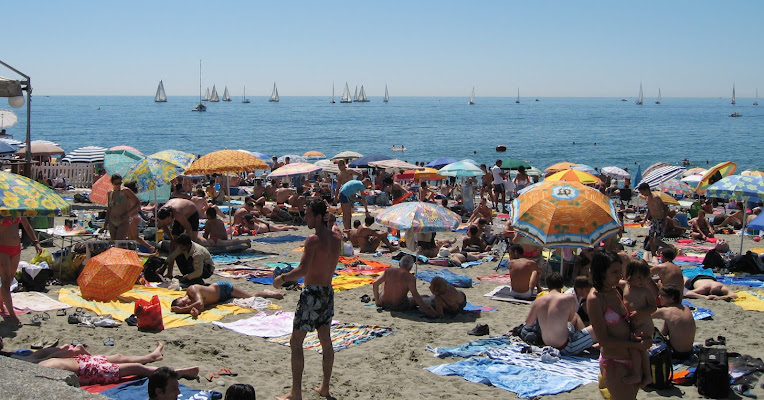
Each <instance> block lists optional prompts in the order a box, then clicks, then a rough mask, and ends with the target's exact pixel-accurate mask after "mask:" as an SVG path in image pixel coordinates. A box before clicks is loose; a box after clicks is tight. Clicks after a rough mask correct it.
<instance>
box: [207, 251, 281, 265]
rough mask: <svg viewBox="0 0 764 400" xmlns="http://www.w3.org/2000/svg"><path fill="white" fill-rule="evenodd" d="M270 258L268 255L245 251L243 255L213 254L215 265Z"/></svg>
mask: <svg viewBox="0 0 764 400" xmlns="http://www.w3.org/2000/svg"><path fill="white" fill-rule="evenodd" d="M264 257H268V255H267V254H259V253H250V252H246V251H243V252H241V253H221V254H212V261H214V262H215V263H223V264H224V263H233V262H236V261H239V260H252V259H255V258H264Z"/></svg>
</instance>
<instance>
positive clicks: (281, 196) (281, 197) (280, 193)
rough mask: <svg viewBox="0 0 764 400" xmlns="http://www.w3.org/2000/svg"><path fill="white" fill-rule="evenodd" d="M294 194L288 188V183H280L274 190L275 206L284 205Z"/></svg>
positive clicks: (292, 190)
mask: <svg viewBox="0 0 764 400" xmlns="http://www.w3.org/2000/svg"><path fill="white" fill-rule="evenodd" d="M294 193H295V192H294V189H292V188H290V187H289V183H282V184H281V187H280V188H278V189H276V204H279V205H280V204H284V203H286V202H287V201H289V198H290V197H292V195H293V194H294Z"/></svg>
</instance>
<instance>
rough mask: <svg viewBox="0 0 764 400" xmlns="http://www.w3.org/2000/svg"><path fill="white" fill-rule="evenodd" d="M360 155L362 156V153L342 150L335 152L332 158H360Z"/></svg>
mask: <svg viewBox="0 0 764 400" xmlns="http://www.w3.org/2000/svg"><path fill="white" fill-rule="evenodd" d="M361 157H363V154H361V153H356V152H355V151H343V152H340V153H337V154H335V155H334V157H332V160H340V159H345V160H349V159H351V158H361Z"/></svg>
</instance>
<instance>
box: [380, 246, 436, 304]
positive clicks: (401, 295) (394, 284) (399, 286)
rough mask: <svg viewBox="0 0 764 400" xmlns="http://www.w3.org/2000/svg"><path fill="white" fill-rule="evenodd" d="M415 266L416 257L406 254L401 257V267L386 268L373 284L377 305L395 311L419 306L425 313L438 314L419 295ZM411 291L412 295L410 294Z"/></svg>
mask: <svg viewBox="0 0 764 400" xmlns="http://www.w3.org/2000/svg"><path fill="white" fill-rule="evenodd" d="M413 266H414V257H412V256H410V255H405V256H403V258H401V260H400V263H399V267H398V268H396V267H392V268H388V269H386V270H385V271H384V272H382V275H380V276H379V277H378V278H377V279H376V280H375V281H374V283H373V284H372V290H373V292H374V303H375V304H376V305H377V307H383V308H385V309H387V310H393V311H408V310H411V309H412V308H414V307H416V306H419V309H420V310H422V312H424V313H425V314H427V315H429V316H433V317H434V316H436V313H435V310H434V309H433V308H432V307H430V305H429V304H427V303H426V302H425V301H424V300H423V299H422V296H420V295H419V292H418V291H417V288H416V278H415V277H414V275H413V274H411V268H412V267H413ZM380 285H384V290H383V291H382V295H381V296H380V294H379V289H380ZM409 292H411V297H409V296H408V294H409Z"/></svg>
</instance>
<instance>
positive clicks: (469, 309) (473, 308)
mask: <svg viewBox="0 0 764 400" xmlns="http://www.w3.org/2000/svg"><path fill="white" fill-rule="evenodd" d="M496 310H498V308H496V307H488V306H476V305H474V304H472V303H470V302H469V301H468V302H467V305H465V306H464V309H463V310H462V311H466V312H481V311H483V312H494V311H496Z"/></svg>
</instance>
